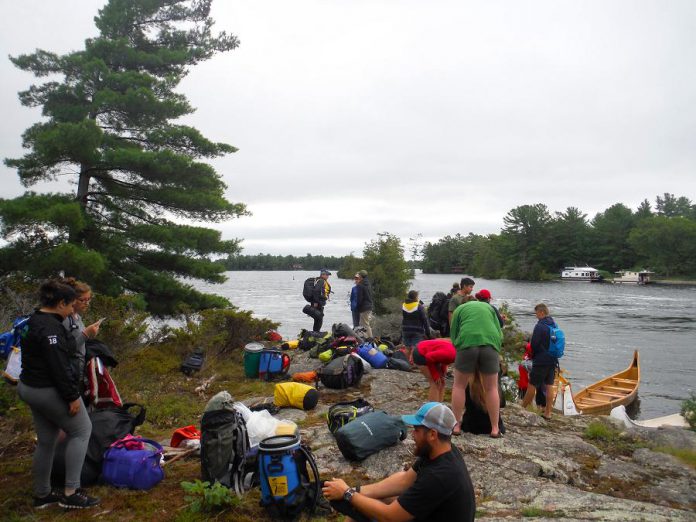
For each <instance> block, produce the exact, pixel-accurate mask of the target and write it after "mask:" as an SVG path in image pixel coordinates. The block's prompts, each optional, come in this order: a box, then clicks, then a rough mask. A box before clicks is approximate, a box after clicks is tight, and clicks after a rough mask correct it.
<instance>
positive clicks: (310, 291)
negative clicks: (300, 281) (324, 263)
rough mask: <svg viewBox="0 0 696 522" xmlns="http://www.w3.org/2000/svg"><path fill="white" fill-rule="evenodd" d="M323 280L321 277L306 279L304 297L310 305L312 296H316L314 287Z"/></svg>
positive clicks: (303, 289) (303, 290)
mask: <svg viewBox="0 0 696 522" xmlns="http://www.w3.org/2000/svg"><path fill="white" fill-rule="evenodd" d="M319 279H321V277H308V278H307V279H305V282H304V286H303V287H302V297H304V298H305V301H307V302H308V303H311V302H312V296H313V295H314V287H315V286H316V284H317V281H318V280H319Z"/></svg>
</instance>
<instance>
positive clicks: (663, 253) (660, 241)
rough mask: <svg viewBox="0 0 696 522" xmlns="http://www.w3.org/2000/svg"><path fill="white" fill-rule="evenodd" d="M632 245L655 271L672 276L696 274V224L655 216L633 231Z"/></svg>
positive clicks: (690, 221)
mask: <svg viewBox="0 0 696 522" xmlns="http://www.w3.org/2000/svg"><path fill="white" fill-rule="evenodd" d="M628 243H629V244H630V245H631V246H632V247H633V249H634V251H635V252H636V255H637V256H638V258H639V259H640V260H641V261H642V262H643V263H645V265H646V266H649V267H650V268H652V269H653V270H654V271H656V272H659V273H661V274H664V275H666V276H671V275H675V274H677V275H693V274H696V221H695V220H693V219H687V218H684V217H680V216H679V217H673V218H668V217H665V216H654V217H651V218H647V219H644V220H642V221H641V222H640V223H638V224H637V225H636V227H635V228H634V229H633V230H631V233H630V234H629V236H628Z"/></svg>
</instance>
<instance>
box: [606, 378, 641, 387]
mask: <svg viewBox="0 0 696 522" xmlns="http://www.w3.org/2000/svg"><path fill="white" fill-rule="evenodd" d="M611 380H612V382H615V383H617V384H630V385H631V386H635V385H636V380H635V379H619V378H617V377H613V378H612V379H611Z"/></svg>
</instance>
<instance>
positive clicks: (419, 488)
mask: <svg viewBox="0 0 696 522" xmlns="http://www.w3.org/2000/svg"><path fill="white" fill-rule="evenodd" d="M401 418H402V419H403V421H404V422H405V423H406V424H409V425H411V426H413V427H414V429H413V440H414V441H415V443H416V455H417V456H418V459H417V460H416V462H415V463H414V464H413V466H412V467H411V468H410V469H409V470H407V471H400V472H398V473H395V474H393V475H390V476H389V477H387V478H385V479H384V480H382V481H380V482H376V483H375V484H366V485H364V486H358V487H355V488H352V487H349V486H348V484H346V483H345V482H344V481H343V480H341V479H332V480H328V481H325V482H324V485H323V488H322V491H323V492H324V497H326V498H327V499H328V500H330V501H331V506H332V507H333V508H334V509H336V510H337V511H339V512H340V513H343V514H344V515H347V516H348V517H350V518H346V520H357V521H369V520H374V519H378V520H383V519H384V520H404V521H405V520H417V521H423V522H424V521H430V522H439V521H441V522H450V521H453V520H456V521H457V522H459V521H470V520H474V513H475V511H476V499H475V498H474V486H473V484H472V483H471V477H469V471H468V470H467V468H466V464H465V463H464V459H463V458H462V455H461V453H460V452H459V450H458V449H457V448H456V447H455V446H452V442H451V435H452V429H453V428H454V425H455V423H456V421H455V418H454V414H453V413H452V410H450V409H449V408H448V407H447V406H445V405H444V404H441V403H439V402H428V403H426V404H424V405H423V406H421V407H420V409H419V410H418V411H417V412H416V413H415V414H414V415H404V416H402V417H401ZM395 495H396V496H397V498H396V500H394V501H393V502H391V503H386V501H387V499H388V498H390V497H394V496H395Z"/></svg>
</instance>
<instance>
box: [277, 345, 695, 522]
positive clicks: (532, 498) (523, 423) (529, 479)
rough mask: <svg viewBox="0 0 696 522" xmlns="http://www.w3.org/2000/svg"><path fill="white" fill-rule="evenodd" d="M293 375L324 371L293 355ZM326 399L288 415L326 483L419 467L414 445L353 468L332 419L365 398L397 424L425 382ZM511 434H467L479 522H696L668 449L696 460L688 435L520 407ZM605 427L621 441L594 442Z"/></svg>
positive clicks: (691, 479)
mask: <svg viewBox="0 0 696 522" xmlns="http://www.w3.org/2000/svg"><path fill="white" fill-rule="evenodd" d="M293 355H294V356H293V364H292V369H293V370H292V371H293V372H295V371H298V372H299V371H308V370H312V369H314V368H316V366H317V365H318V362H317V361H316V360H315V359H309V357H308V356H307V354H306V353H301V352H300V353H296V354H293ZM320 392H321V399H320V402H319V405H318V406H317V408H316V409H315V410H313V411H310V412H306V413H305V412H302V411H300V410H292V409H285V410H282V411H281V412H280V413H279V415H278V416H279V417H281V418H288V419H291V420H294V421H295V422H297V423H298V425H299V426H300V432H301V435H302V439H303V440H304V441H305V442H307V443H309V445H310V446H311V448H312V450H313V452H314V454H315V456H316V459H317V465H318V467H319V470H320V472H321V475H322V477H331V476H342V477H347V478H348V481H349V482H353V483H358V482H368V481H375V480H379V479H381V478H383V477H384V476H386V475H388V474H390V473H393V472H395V471H398V470H400V469H403V468H404V466H408V465H409V464H410V463H411V462H412V461H413V441H412V439H411V438H410V437H409V438H407V439H406V440H405V441H403V442H401V443H398V444H397V445H395V446H393V447H391V448H387V449H385V450H383V451H381V452H379V453H378V454H376V455H373V456H371V457H369V458H367V459H366V460H364V461H363V462H360V463H351V462H349V461H347V460H345V459H344V458H343V456H342V455H341V454H340V452H339V451H338V449H337V447H336V444H335V441H334V439H333V436H332V435H331V434H330V432H329V431H328V429H327V427H326V422H325V419H324V413H325V412H326V411H327V409H328V407H329V406H330V405H331V404H334V403H335V402H338V401H342V400H352V399H355V398H358V397H361V396H362V397H364V398H366V399H367V400H368V401H370V402H371V403H372V404H373V406H375V408H378V409H383V410H385V411H386V412H388V413H390V414H402V413H406V412H413V411H415V410H416V409H417V408H418V407H419V406H420V404H422V403H423V402H425V401H426V396H427V387H426V384H425V380H424V378H423V377H422V375H421V374H420V373H417V372H412V373H407V372H401V371H394V370H372V371H371V372H370V373H367V374H365V377H364V378H363V381H362V383H361V385H360V388H359V389H355V388H349V389H348V390H330V389H327V388H325V387H323V386H320ZM502 415H503V418H504V421H505V424H506V427H507V433H506V434H505V436H504V437H503V438H502V439H491V438H489V437H486V436H480V435H471V434H466V433H465V434H462V435H461V436H460V437H455V438H454V439H453V440H454V443H455V444H456V445H457V447H459V449H460V450H461V451H462V453H463V455H464V458H465V460H466V463H467V466H468V467H469V471H470V473H471V476H472V479H473V482H474V485H475V487H476V497H477V518H482V519H486V520H511V519H520V518H522V517H535V518H536V519H537V520H545V519H551V518H564V519H567V520H632V521H634V520H635V521H637V520H643V521H655V522H657V521H665V522H666V521H673V520H677V521H681V520H684V521H686V520H696V469H694V468H693V467H691V466H689V465H688V464H685V463H683V462H682V461H680V460H678V459H677V458H675V457H673V456H671V455H668V454H666V453H662V452H658V451H655V450H654V448H657V447H668V448H676V449H686V450H690V451H696V433H694V432H692V431H689V430H684V429H680V428H660V429H652V430H651V429H635V428H631V429H627V428H625V427H624V426H623V425H621V424H618V423H615V422H614V421H613V420H610V419H609V418H607V417H591V416H579V417H563V416H562V415H558V414H554V415H553V418H552V420H551V421H548V422H547V421H545V420H544V419H542V417H541V416H540V415H538V414H536V413H533V412H530V411H526V410H524V409H522V408H521V407H520V406H518V405H517V404H508V406H507V407H506V408H504V409H503V410H502ZM593 423H594V424H597V423H603V424H606V426H607V427H608V429H610V430H611V432H612V433H615V434H618V435H617V436H616V440H610V441H608V442H607V441H604V442H603V443H602V441H594V440H592V439H590V438H588V437H587V435H586V434H585V432H586V429H587V428H588V426H590V425H591V424H593Z"/></svg>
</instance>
